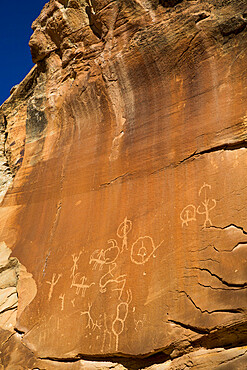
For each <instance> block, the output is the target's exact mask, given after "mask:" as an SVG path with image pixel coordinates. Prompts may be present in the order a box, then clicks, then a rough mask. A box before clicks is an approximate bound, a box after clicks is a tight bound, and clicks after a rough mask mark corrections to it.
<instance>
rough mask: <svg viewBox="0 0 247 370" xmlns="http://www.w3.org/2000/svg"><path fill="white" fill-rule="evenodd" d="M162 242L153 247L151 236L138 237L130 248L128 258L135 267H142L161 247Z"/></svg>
mask: <svg viewBox="0 0 247 370" xmlns="http://www.w3.org/2000/svg"><path fill="white" fill-rule="evenodd" d="M163 242H164V240H162V242H161V243H160V244H159V245H157V246H155V244H154V241H153V238H151V236H140V237H139V238H138V239H137V240H136V241H135V242H134V243H133V244H132V247H131V254H130V258H131V261H132V262H133V263H135V264H136V265H144V263H146V262H147V261H148V260H149V258H150V257H151V256H152V255H153V254H154V252H155V251H156V250H157V249H158V248H159V247H160V246H161V244H162V243H163Z"/></svg>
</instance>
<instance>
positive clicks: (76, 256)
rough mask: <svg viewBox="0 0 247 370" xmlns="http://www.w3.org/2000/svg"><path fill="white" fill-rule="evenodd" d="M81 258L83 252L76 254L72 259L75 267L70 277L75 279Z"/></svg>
mask: <svg viewBox="0 0 247 370" xmlns="http://www.w3.org/2000/svg"><path fill="white" fill-rule="evenodd" d="M80 256H81V252H80V253H79V254H78V255H76V254H72V259H73V266H72V267H71V275H70V277H71V278H72V279H73V277H74V276H75V272H76V270H78V264H77V263H78V261H79V259H80Z"/></svg>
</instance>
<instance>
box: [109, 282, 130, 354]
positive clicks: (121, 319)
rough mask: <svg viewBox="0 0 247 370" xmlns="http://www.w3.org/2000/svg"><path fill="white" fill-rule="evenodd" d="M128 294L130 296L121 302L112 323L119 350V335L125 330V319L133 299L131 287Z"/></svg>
mask: <svg viewBox="0 0 247 370" xmlns="http://www.w3.org/2000/svg"><path fill="white" fill-rule="evenodd" d="M127 296H128V297H127V301H126V302H121V303H119V304H118V306H117V314H116V317H115V320H114V321H113V323H112V332H113V334H114V335H115V338H116V351H118V348H119V335H121V334H122V332H123V331H124V327H125V321H126V319H127V316H128V312H129V305H130V303H131V301H132V292H131V290H130V289H129V290H128V291H127Z"/></svg>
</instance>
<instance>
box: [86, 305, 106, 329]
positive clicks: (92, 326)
mask: <svg viewBox="0 0 247 370" xmlns="http://www.w3.org/2000/svg"><path fill="white" fill-rule="evenodd" d="M91 308H92V303H88V310H87V311H84V312H81V315H82V316H83V315H87V317H88V322H87V326H86V328H88V329H92V330H93V331H94V330H96V329H99V330H100V329H101V327H102V325H100V324H99V323H98V321H97V320H96V321H95V322H94V320H93V318H92V315H91Z"/></svg>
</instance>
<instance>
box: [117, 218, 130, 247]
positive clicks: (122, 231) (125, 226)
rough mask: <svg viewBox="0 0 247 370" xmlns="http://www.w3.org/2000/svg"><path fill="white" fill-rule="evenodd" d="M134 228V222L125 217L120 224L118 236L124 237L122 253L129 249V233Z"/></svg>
mask: <svg viewBox="0 0 247 370" xmlns="http://www.w3.org/2000/svg"><path fill="white" fill-rule="evenodd" d="M131 229H132V222H131V221H130V220H128V219H127V217H125V219H124V221H123V222H122V223H121V224H120V225H119V226H118V229H117V236H118V237H119V238H120V239H123V242H122V249H121V253H122V252H123V251H124V250H128V241H127V235H128V233H129V232H130V231H131Z"/></svg>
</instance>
